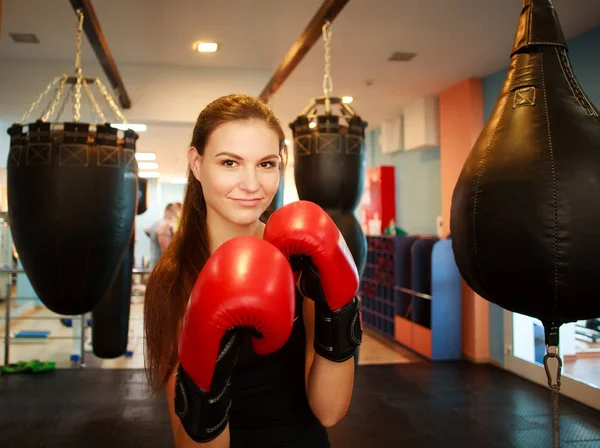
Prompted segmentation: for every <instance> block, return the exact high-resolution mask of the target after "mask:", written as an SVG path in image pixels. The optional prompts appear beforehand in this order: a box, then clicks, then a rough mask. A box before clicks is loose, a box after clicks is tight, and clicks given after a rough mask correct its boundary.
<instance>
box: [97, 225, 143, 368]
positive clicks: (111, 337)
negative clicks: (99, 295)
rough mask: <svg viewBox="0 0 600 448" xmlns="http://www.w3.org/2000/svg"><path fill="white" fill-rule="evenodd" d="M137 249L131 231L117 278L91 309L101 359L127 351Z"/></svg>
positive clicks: (98, 353) (113, 356)
mask: <svg viewBox="0 0 600 448" xmlns="http://www.w3.org/2000/svg"><path fill="white" fill-rule="evenodd" d="M134 249H135V232H133V233H132V234H131V240H130V241H129V246H128V247H127V250H126V251H125V256H124V257H123V261H122V262H121V264H120V266H119V270H118V271H117V276H116V278H115V280H114V281H113V283H112V285H111V287H110V288H109V289H108V292H107V294H106V296H105V297H104V299H103V300H102V302H100V304H99V305H98V306H97V307H96V308H95V309H94V311H92V349H93V351H94V355H96V356H97V357H98V358H103V359H112V358H117V357H119V356H121V355H124V354H125V352H126V351H127V342H128V339H129V312H130V308H131V280H132V271H133V264H134Z"/></svg>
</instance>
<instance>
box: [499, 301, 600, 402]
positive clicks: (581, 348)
mask: <svg viewBox="0 0 600 448" xmlns="http://www.w3.org/2000/svg"><path fill="white" fill-rule="evenodd" d="M559 331H560V343H559V354H560V357H561V359H562V363H563V366H562V370H561V388H560V392H561V395H564V396H567V397H570V398H572V399H574V400H577V401H579V402H581V403H583V404H585V405H587V406H590V407H591V408H594V409H596V410H600V318H599V319H590V320H587V321H579V322H573V323H569V324H565V325H562V326H561V327H560V330H559ZM545 354H546V346H545V340H544V327H543V326H542V323H541V322H540V321H539V320H538V319H533V318H531V317H528V316H524V315H522V314H518V313H511V312H510V311H506V310H505V311H504V366H505V368H506V369H507V370H509V371H511V372H513V373H515V374H517V375H519V376H522V377H523V378H526V379H528V380H530V381H533V382H535V383H538V384H540V385H542V386H545V387H548V379H547V376H546V371H545V369H544V364H543V359H544V355H545ZM555 366H556V363H554V362H553V363H551V364H550V369H551V372H552V377H553V378H555V369H556V367H555ZM548 390H550V389H548Z"/></svg>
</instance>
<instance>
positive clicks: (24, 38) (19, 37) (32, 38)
mask: <svg viewBox="0 0 600 448" xmlns="http://www.w3.org/2000/svg"><path fill="white" fill-rule="evenodd" d="M8 35H9V36H10V37H11V38H12V40H13V42H15V43H18V44H39V43H40V40H39V39H38V37H37V36H36V35H35V34H33V33H8Z"/></svg>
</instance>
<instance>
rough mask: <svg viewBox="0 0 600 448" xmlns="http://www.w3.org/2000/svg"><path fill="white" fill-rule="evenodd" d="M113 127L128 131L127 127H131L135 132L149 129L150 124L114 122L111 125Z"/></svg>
mask: <svg viewBox="0 0 600 448" xmlns="http://www.w3.org/2000/svg"><path fill="white" fill-rule="evenodd" d="M110 127H111V128H115V129H120V130H121V131H126V130H127V129H131V130H132V131H135V132H145V131H146V130H147V129H148V126H146V125H145V124H132V123H113V124H111V125H110Z"/></svg>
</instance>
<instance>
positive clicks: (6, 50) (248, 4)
mask: <svg viewBox="0 0 600 448" xmlns="http://www.w3.org/2000/svg"><path fill="white" fill-rule="evenodd" d="M322 1H323V0H302V1H300V2H299V1H294V0H219V1H212V2H209V1H204V2H202V1H198V0H169V1H165V0H95V1H93V5H94V8H95V10H96V14H97V16H98V19H99V21H100V24H101V27H102V29H103V32H104V34H105V36H106V38H107V41H108V45H109V47H110V49H111V52H112V53H113V56H114V59H115V61H116V63H117V66H118V65H119V63H127V64H154V65H162V66H170V65H176V66H196V67H200V66H210V67H228V68H239V69H240V70H244V69H264V70H268V71H270V72H272V71H274V70H275V68H276V67H277V66H278V65H279V64H280V63H281V61H282V59H283V57H284V56H285V54H286V53H287V51H288V50H289V48H290V47H291V45H292V44H293V42H294V41H295V40H296V39H297V37H298V36H299V35H300V34H301V32H302V31H303V30H304V28H305V27H306V25H307V24H308V22H309V21H310V19H311V18H312V16H313V15H314V14H315V12H316V11H317V10H318V8H319V7H320V5H321V4H322ZM521 3H522V0H350V1H349V2H348V4H347V5H346V7H345V8H344V9H343V10H342V11H341V13H340V14H339V15H338V17H337V19H336V20H335V22H334V23H333V42H332V76H333V94H334V95H336V96H342V95H352V96H353V97H354V98H355V102H354V104H353V106H354V108H355V109H356V110H357V112H358V113H359V114H360V115H361V116H362V117H363V118H364V119H366V120H367V121H368V122H369V125H370V128H373V127H375V126H377V125H378V124H379V123H380V122H381V121H382V120H383V119H385V118H386V117H393V116H395V115H397V114H398V113H400V112H401V110H402V107H403V104H405V103H406V101H408V100H410V99H411V98H414V97H417V96H422V95H427V94H436V93H438V92H440V91H441V90H443V89H445V88H447V87H449V86H451V85H452V84H454V83H455V82H458V81H460V80H462V79H464V78H467V77H478V76H485V75H487V74H490V73H493V72H495V71H497V70H499V69H501V68H503V67H506V66H507V64H508V61H509V59H508V58H509V53H510V50H511V46H512V40H513V36H514V32H515V29H516V24H517V21H518V17H519V14H520V10H521ZM554 5H555V7H556V10H557V11H558V14H559V18H560V21H561V24H562V27H563V31H564V33H565V35H566V37H567V38H570V37H573V36H576V35H578V34H581V33H582V32H584V31H586V30H589V29H591V28H594V27H596V26H599V25H600V0H554ZM2 20H3V24H2V25H3V26H2V39H0V59H35V60H40V61H42V60H64V61H71V60H73V52H74V40H73V26H74V25H73V23H74V22H73V21H74V14H73V10H72V8H71V5H70V2H69V1H68V0H52V1H48V0H4V1H3V17H2ZM9 32H25V33H28V32H32V33H35V34H36V35H37V36H38V37H39V38H40V40H41V45H16V44H14V43H13V42H12V41H11V40H10V39H9V38H7V33H9ZM201 39H202V40H211V41H217V42H219V43H220V45H221V49H220V51H219V52H218V53H216V54H211V55H199V54H197V53H194V52H193V51H191V46H192V43H193V42H194V41H196V40H201ZM395 51H409V52H415V53H417V57H416V58H414V59H413V60H412V61H410V62H408V63H402V62H388V60H387V59H388V57H389V56H390V55H391V53H393V52H395ZM83 52H84V55H86V57H85V58H84V63H85V61H86V59H87V60H90V59H93V58H94V55H93V52H92V51H91V49H90V47H89V44H88V43H87V41H86V40H85V38H84V47H83ZM323 56H324V51H323V43H322V40H320V41H319V42H318V43H317V44H316V45H315V46H314V47H313V48H312V50H311V51H310V52H309V54H308V55H307V57H306V58H305V59H304V60H303V61H302V63H301V64H300V65H299V66H298V67H297V68H296V70H295V71H294V72H293V74H292V75H291V76H290V78H288V80H287V81H286V83H285V84H284V85H283V87H282V88H281V90H280V91H279V92H278V93H277V94H276V95H275V96H274V98H273V100H272V102H271V105H272V106H273V107H274V108H275V110H276V112H277V113H278V115H279V116H280V118H281V120H282V124H283V125H284V126H285V127H287V125H288V123H289V122H291V121H292V120H293V119H294V118H295V115H296V114H297V113H298V112H299V111H300V110H301V109H302V108H303V107H304V106H305V105H306V104H307V103H308V101H309V99H310V98H312V97H314V96H320V95H322V80H323V70H324V68H323V67H324V63H323ZM590 56H591V57H596V55H590ZM367 80H372V85H370V86H368V85H367V83H366V81H367ZM126 87H127V84H126ZM259 93H260V92H259V91H257V92H255V94H256V95H258V94H259ZM131 100H132V102H135V101H136V98H135V97H132V98H131ZM192 119H193V118H192ZM192 119H190V120H192Z"/></svg>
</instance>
